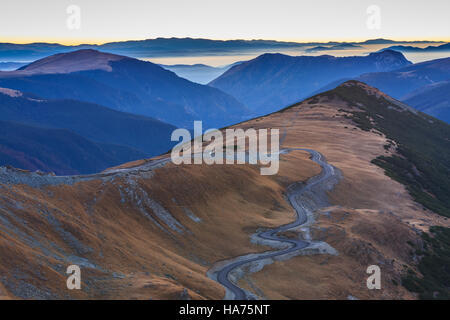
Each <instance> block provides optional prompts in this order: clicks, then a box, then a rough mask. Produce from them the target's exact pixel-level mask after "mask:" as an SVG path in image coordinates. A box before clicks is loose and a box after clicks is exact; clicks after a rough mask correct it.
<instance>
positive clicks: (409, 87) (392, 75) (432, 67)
mask: <svg viewBox="0 0 450 320" xmlns="http://www.w3.org/2000/svg"><path fill="white" fill-rule="evenodd" d="M356 79H357V80H359V81H362V82H365V83H367V84H368V85H371V86H374V87H376V88H378V89H380V90H381V91H383V92H385V93H387V94H389V95H390V96H392V97H394V98H396V99H399V100H403V99H405V98H406V96H407V95H408V94H409V93H411V92H412V91H414V90H417V89H419V88H422V87H424V86H427V85H430V84H433V83H436V82H441V81H447V80H449V79H450V58H443V59H436V60H431V61H426V62H421V63H416V64H413V65H410V66H407V67H404V68H400V69H398V70H394V71H391V72H376V73H366V74H362V75H361V76H359V77H357V78H356Z"/></svg>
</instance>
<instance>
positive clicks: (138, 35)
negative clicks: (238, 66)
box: [0, 0, 450, 45]
mask: <svg viewBox="0 0 450 320" xmlns="http://www.w3.org/2000/svg"><path fill="white" fill-rule="evenodd" d="M70 5H76V6H77V7H78V8H79V9H80V15H79V18H80V19H79V21H80V24H79V27H80V28H79V29H78V28H70V27H68V19H69V18H70V16H71V15H72V14H73V11H71V12H70V13H68V12H67V8H68V7H69V6H70ZM373 6H375V9H373ZM374 10H375V11H374ZM69 11H70V10H69ZM448 12H450V1H448V0H428V1H418V0H416V1H413V0H410V1H407V0H396V1H390V0H342V1H336V0H316V1H314V2H312V1H299V0H277V1H269V0H258V1H257V0H245V1H243V0H240V1H238V0H228V1H217V0H190V1H185V0H145V1H144V0H128V1H111V0H110V1H106V0H96V1H92V0H58V1H56V0H40V1H33V2H29V1H25V0H15V1H7V2H4V3H1V4H0V30H1V31H0V42H14V43H30V42H53V43H62V44H75V45H76V44H87V43H89V44H91V43H95V44H101V43H105V42H112V41H125V40H143V39H153V38H157V37H165V38H169V37H180V38H182V37H192V38H207V39H217V40H229V39H247V40H248V39H266V40H279V41H295V42H313V41H315V42H328V41H341V42H342V41H347V42H359V41H364V40H367V39H374V38H387V39H392V40H397V41H416V40H430V41H438V42H448V41H449V40H450V19H448V17H447V14H448ZM374 17H375V20H373V19H374ZM371 19H372V20H371ZM374 21H377V23H375V26H374V24H373V22H374ZM370 24H372V25H370Z"/></svg>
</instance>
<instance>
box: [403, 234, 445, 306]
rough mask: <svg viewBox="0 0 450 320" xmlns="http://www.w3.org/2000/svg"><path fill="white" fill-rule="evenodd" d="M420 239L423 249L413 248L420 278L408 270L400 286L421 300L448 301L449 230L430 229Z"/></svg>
mask: <svg viewBox="0 0 450 320" xmlns="http://www.w3.org/2000/svg"><path fill="white" fill-rule="evenodd" d="M422 239H423V248H415V249H416V252H415V254H416V255H418V256H420V257H421V259H420V262H419V264H418V266H417V267H418V270H419V271H420V273H421V274H422V277H419V276H418V275H417V274H416V273H415V272H414V271H413V270H411V269H409V270H408V272H407V273H406V275H405V276H404V277H403V279H402V285H403V286H404V287H405V288H406V289H408V290H409V291H412V292H416V293H418V294H419V297H420V298H421V299H450V228H444V227H431V228H430V233H429V234H428V233H423V234H422Z"/></svg>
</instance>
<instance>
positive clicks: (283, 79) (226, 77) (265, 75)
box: [209, 50, 411, 114]
mask: <svg viewBox="0 0 450 320" xmlns="http://www.w3.org/2000/svg"><path fill="white" fill-rule="evenodd" d="M410 64H411V62H409V61H408V60H406V58H405V57H404V56H403V55H402V54H401V53H399V52H395V51H390V50H387V51H383V52H379V53H371V54H369V55H368V56H362V57H361V56H355V57H333V56H329V55H323V56H318V57H313V56H298V57H293V56H287V55H282V54H263V55H261V56H259V57H257V58H255V59H253V60H250V61H247V62H243V63H241V64H239V65H237V66H234V67H233V68H231V69H230V70H228V71H227V72H225V73H224V74H223V75H221V76H220V77H219V78H217V79H215V80H214V81H212V82H211V83H210V84H209V85H211V86H213V87H216V88H219V89H221V90H223V91H225V92H227V93H229V94H231V95H233V96H234V97H236V98H237V99H239V100H240V101H241V102H243V103H244V104H245V105H246V106H248V107H249V108H250V109H251V110H252V111H254V112H255V113H256V114H265V113H270V112H272V111H275V110H278V109H280V108H282V107H284V106H286V105H289V104H292V103H295V102H296V101H299V100H301V99H303V98H305V97H307V96H309V95H311V94H312V93H313V92H314V91H316V90H318V89H319V88H321V87H323V86H324V85H326V84H327V83H329V82H330V81H333V80H338V79H341V78H344V77H356V76H358V75H360V74H362V73H365V72H372V71H388V70H393V69H397V68H400V67H403V66H407V65H410Z"/></svg>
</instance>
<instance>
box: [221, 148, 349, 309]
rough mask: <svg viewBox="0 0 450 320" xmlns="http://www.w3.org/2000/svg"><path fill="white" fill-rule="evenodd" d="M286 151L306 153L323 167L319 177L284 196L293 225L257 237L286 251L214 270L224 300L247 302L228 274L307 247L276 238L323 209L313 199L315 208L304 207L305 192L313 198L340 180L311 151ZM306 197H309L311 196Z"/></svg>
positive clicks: (245, 257)
mask: <svg viewBox="0 0 450 320" xmlns="http://www.w3.org/2000/svg"><path fill="white" fill-rule="evenodd" d="M285 150H286V151H287V152H290V151H293V150H303V151H307V152H309V153H310V155H311V159H312V160H313V161H314V162H316V163H317V164H319V165H320V166H321V167H322V171H321V173H320V174H319V175H317V176H314V177H312V178H311V179H309V180H308V182H307V183H306V185H302V184H301V183H294V184H292V185H290V186H289V187H288V189H287V196H288V199H289V202H290V203H291V205H292V207H293V208H294V209H295V212H296V219H295V221H294V222H292V223H289V224H286V225H282V226H279V227H277V228H274V229H269V230H266V231H261V232H259V233H258V234H257V235H256V236H257V238H259V239H263V240H270V241H275V242H278V243H280V244H281V245H285V246H288V248H284V249H280V250H275V251H268V252H263V253H257V254H247V255H243V256H240V257H236V258H234V259H233V260H232V261H231V262H229V263H227V264H225V265H223V266H221V267H220V269H219V270H216V271H215V272H214V274H215V278H216V279H215V280H217V281H218V282H219V283H220V284H222V285H223V286H224V287H225V288H226V290H227V295H226V297H228V298H232V299H235V300H244V299H248V298H249V297H248V294H247V293H246V291H245V290H244V289H242V288H240V287H238V286H237V285H236V284H235V283H234V282H233V281H232V280H230V273H231V272H232V271H233V270H235V269H237V268H239V267H242V266H244V265H246V264H249V263H252V262H255V261H259V260H263V259H267V258H273V257H277V256H282V255H286V254H288V253H292V252H294V251H297V250H300V249H304V248H306V247H308V246H309V245H310V242H309V241H306V240H301V239H288V238H284V237H281V236H278V235H277V234H278V233H280V232H284V231H287V230H290V229H294V228H297V227H299V226H302V225H304V224H305V223H306V222H308V213H311V211H314V210H315V209H319V208H320V207H321V204H322V206H325V204H324V201H323V199H316V201H313V202H315V205H313V206H310V205H306V204H305V203H303V201H302V199H301V197H302V195H304V194H305V193H307V192H308V191H312V196H314V193H315V192H314V190H312V189H317V188H319V189H320V190H322V191H323V193H324V192H325V191H324V190H327V189H330V187H332V186H333V185H334V184H335V183H337V181H338V180H339V175H340V172H339V171H338V170H336V168H334V167H333V166H332V165H330V164H328V162H327V161H326V159H325V157H324V156H323V155H322V154H321V153H319V152H317V151H315V150H312V149H305V148H293V149H285ZM309 196H310V197H311V195H309Z"/></svg>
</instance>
